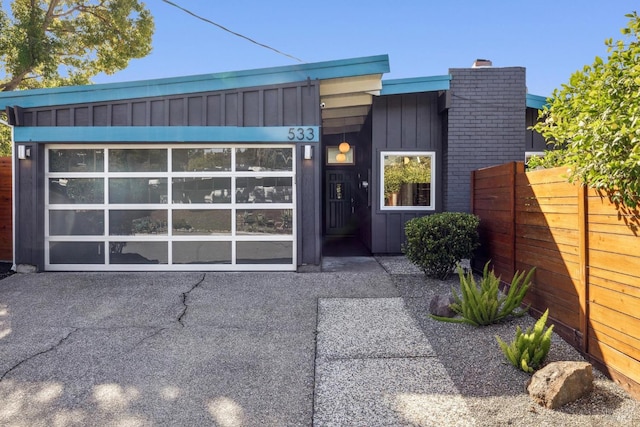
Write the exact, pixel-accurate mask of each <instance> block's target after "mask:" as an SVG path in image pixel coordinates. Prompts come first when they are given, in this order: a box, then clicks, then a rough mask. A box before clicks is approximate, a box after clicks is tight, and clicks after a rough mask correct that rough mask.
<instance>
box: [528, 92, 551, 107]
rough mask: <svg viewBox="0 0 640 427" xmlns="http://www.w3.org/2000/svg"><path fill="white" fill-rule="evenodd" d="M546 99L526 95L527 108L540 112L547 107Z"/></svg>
mask: <svg viewBox="0 0 640 427" xmlns="http://www.w3.org/2000/svg"><path fill="white" fill-rule="evenodd" d="M548 106H549V104H548V103H547V98H545V97H544V96H540V95H532V94H530V93H528V94H527V108H535V109H536V110H542V109H543V108H544V107H548Z"/></svg>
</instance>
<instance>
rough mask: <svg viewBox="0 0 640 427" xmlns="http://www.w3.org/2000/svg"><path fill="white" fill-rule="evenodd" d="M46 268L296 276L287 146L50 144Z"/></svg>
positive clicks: (291, 172) (291, 169) (291, 152)
mask: <svg viewBox="0 0 640 427" xmlns="http://www.w3.org/2000/svg"><path fill="white" fill-rule="evenodd" d="M46 151H47V156H46V166H45V170H46V173H45V175H46V176H45V178H46V185H45V199H46V206H45V215H46V218H45V219H46V220H45V268H46V269H47V270H49V271H69V270H95V271H100V270H295V269H296V256H295V255H296V235H295V234H296V233H295V230H296V211H295V210H296V200H295V194H296V191H295V156H294V152H295V151H294V147H293V146H292V145H260V146H259V147H257V146H256V145H206V146H205V145H189V146H182V145H181V146H179V147H176V146H175V145H174V146H168V145H150V144H147V145H126V146H124V145H122V144H119V145H116V144H110V145H83V146H82V147H79V146H78V145H49V146H47V149H46Z"/></svg>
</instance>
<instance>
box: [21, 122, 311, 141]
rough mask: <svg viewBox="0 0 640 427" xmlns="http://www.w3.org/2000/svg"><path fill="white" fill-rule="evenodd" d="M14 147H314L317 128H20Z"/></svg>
mask: <svg viewBox="0 0 640 427" xmlns="http://www.w3.org/2000/svg"><path fill="white" fill-rule="evenodd" d="M13 130H14V141H15V142H17V143H25V142H36V143H56V142H65V143H76V142H85V143H91V142H114V143H118V142H135V143H147V142H149V143H160V142H166V143H176V142H178V143H180V142H265V143H291V142H298V143H308V144H310V143H316V142H319V141H320V128H319V127H318V126H273V127H235V126H104V127H102V126H95V127H81V126H79V127H66V126H65V127H55V126H52V127H49V126H42V127H20V126H17V127H15V128H14V129H13Z"/></svg>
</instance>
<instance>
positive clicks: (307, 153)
mask: <svg viewBox="0 0 640 427" xmlns="http://www.w3.org/2000/svg"><path fill="white" fill-rule="evenodd" d="M303 158H304V159H305V160H311V159H313V147H312V146H311V145H305V146H304V155H303Z"/></svg>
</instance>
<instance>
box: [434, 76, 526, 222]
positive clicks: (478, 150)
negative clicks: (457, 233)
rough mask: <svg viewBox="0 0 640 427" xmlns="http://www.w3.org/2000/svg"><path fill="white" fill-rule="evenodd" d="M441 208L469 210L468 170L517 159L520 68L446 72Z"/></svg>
mask: <svg viewBox="0 0 640 427" xmlns="http://www.w3.org/2000/svg"><path fill="white" fill-rule="evenodd" d="M449 73H450V74H451V76H452V79H451V86H450V100H451V101H450V106H449V112H448V131H447V133H448V141H447V159H446V162H447V165H446V173H447V177H446V181H445V182H446V188H445V190H444V191H445V197H444V209H445V210H446V211H453V212H469V210H470V179H471V171H473V170H475V169H479V168H483V167H487V166H493V165H499V164H502V163H505V162H509V161H514V160H523V159H524V152H525V133H526V122H525V119H526V111H525V109H526V86H525V69H524V68H522V67H509V68H465V69H451V70H449Z"/></svg>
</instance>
